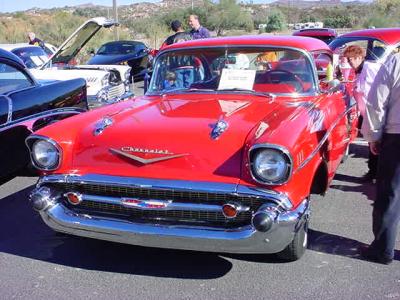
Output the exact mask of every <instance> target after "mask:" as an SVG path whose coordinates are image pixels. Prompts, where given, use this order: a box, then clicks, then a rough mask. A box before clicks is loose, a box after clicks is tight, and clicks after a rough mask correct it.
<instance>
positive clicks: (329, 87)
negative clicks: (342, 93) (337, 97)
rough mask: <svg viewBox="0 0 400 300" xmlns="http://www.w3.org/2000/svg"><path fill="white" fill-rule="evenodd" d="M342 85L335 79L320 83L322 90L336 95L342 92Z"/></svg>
mask: <svg viewBox="0 0 400 300" xmlns="http://www.w3.org/2000/svg"><path fill="white" fill-rule="evenodd" d="M341 88H342V84H341V82H340V81H339V80H338V79H333V80H330V81H327V80H321V81H320V89H321V91H322V92H324V93H335V92H337V91H339V90H341Z"/></svg>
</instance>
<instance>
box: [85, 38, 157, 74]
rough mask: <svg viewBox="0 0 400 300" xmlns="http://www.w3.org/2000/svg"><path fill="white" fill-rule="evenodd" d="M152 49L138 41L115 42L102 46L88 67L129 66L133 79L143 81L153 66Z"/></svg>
mask: <svg viewBox="0 0 400 300" xmlns="http://www.w3.org/2000/svg"><path fill="white" fill-rule="evenodd" d="M149 52H150V48H148V47H147V46H146V45H145V44H144V43H142V42H138V41H113V42H109V43H106V44H104V45H102V46H101V47H100V48H99V50H98V51H97V52H96V54H95V55H94V56H93V57H92V58H91V59H90V60H89V61H88V62H87V64H88V65H129V66H130V67H131V68H132V69H131V78H133V79H134V80H135V81H136V80H139V79H143V77H144V75H145V73H146V72H148V71H149V70H148V68H149V67H150V65H151V59H152V57H151V55H149Z"/></svg>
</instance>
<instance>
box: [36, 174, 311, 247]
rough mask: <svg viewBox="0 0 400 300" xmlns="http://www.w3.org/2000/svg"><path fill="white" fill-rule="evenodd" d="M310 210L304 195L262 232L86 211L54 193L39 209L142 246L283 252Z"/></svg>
mask: <svg viewBox="0 0 400 300" xmlns="http://www.w3.org/2000/svg"><path fill="white" fill-rule="evenodd" d="M53 179H54V178H53ZM58 180H62V179H58ZM44 182H46V180H43V179H42V180H41V181H40V182H39V184H38V188H37V189H36V190H34V191H33V192H32V195H33V194H34V193H35V192H38V189H40V186H41V185H42V184H43V183H44ZM308 213H309V201H308V199H305V200H304V201H303V202H302V203H301V204H300V205H298V206H297V208H295V209H291V210H283V211H282V212H280V213H279V214H278V215H277V217H276V219H275V221H274V225H273V227H272V228H271V230H269V231H268V232H261V231H257V230H256V229H255V228H254V227H253V225H246V226H243V227H240V228H235V229H221V228H214V227H204V226H203V227H200V226H188V225H165V224H158V223H155V222H153V223H137V222H131V221H127V220H123V219H116V218H112V217H103V216H94V215H87V214H81V213H76V212H74V211H72V210H70V209H69V208H68V207H66V206H65V205H64V204H62V203H61V202H60V201H58V199H56V198H51V197H50V198H48V201H47V202H46V205H45V206H43V208H41V210H40V215H41V217H42V218H43V220H44V222H45V223H46V224H47V225H48V226H49V227H51V228H52V229H53V230H55V231H59V232H64V233H67V234H72V235H78V236H83V237H89V238H95V239H101V240H107V241H112V242H119V243H125V244H131V245H139V246H149V247H158V248H171V249H184V250H196V251H209V252H227V253H277V252H280V251H282V250H283V249H284V248H285V247H286V246H287V245H288V244H289V243H290V242H291V241H292V240H293V237H294V234H295V233H296V231H297V230H298V228H300V226H301V225H302V224H303V222H304V220H305V218H307V217H308Z"/></svg>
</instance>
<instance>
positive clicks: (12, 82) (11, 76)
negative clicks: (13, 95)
mask: <svg viewBox="0 0 400 300" xmlns="http://www.w3.org/2000/svg"><path fill="white" fill-rule="evenodd" d="M31 86H33V82H32V81H31V80H30V78H28V77H27V75H26V74H25V73H24V72H22V71H21V70H18V69H16V68H14V67H12V66H10V65H8V64H5V63H1V62H0V94H6V93H9V92H12V91H15V90H21V89H24V88H28V87H31Z"/></svg>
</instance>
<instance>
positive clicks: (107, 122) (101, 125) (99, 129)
mask: <svg viewBox="0 0 400 300" xmlns="http://www.w3.org/2000/svg"><path fill="white" fill-rule="evenodd" d="M113 123H114V121H113V119H111V118H109V117H105V118H103V119H101V120H100V121H99V122H97V123H96V125H95V126H94V127H95V128H94V130H93V135H94V136H97V135H100V134H102V133H103V131H104V129H106V128H107V127H109V126H111V125H112V124H113Z"/></svg>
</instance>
